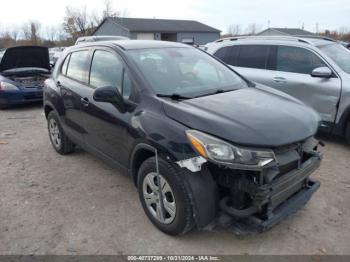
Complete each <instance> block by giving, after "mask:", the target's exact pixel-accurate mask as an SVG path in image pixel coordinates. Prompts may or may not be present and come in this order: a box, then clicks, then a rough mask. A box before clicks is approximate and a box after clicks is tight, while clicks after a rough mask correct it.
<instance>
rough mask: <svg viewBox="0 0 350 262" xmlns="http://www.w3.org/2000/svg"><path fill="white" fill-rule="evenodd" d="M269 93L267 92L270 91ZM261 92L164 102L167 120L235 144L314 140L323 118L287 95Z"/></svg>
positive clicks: (272, 144)
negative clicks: (310, 138)
mask: <svg viewBox="0 0 350 262" xmlns="http://www.w3.org/2000/svg"><path fill="white" fill-rule="evenodd" d="M267 90H268V89H267ZM267 90H265V89H264V88H263V89H260V88H244V89H239V90H236V91H232V92H227V93H222V94H217V95H212V96H205V97H200V98H195V99H189V100H184V101H171V100H166V101H165V102H164V110H165V113H166V115H167V116H168V117H170V118H172V119H174V120H176V121H178V122H180V123H182V124H184V125H186V126H188V127H189V128H192V129H196V130H199V131H203V132H206V133H208V134H211V135H214V136H216V137H220V138H222V139H225V140H227V141H230V142H232V143H235V144H240V145H246V146H256V147H277V146H282V145H287V144H291V143H295V142H299V141H302V140H304V139H306V138H308V137H310V136H313V135H314V134H315V133H316V132H317V129H318V126H319V121H320V117H319V116H318V114H317V113H316V112H315V111H314V110H313V109H311V108H310V107H307V106H305V105H304V104H302V103H301V102H300V101H299V100H296V99H294V98H289V96H288V95H284V94H283V95H279V94H278V93H270V92H268V91H267Z"/></svg>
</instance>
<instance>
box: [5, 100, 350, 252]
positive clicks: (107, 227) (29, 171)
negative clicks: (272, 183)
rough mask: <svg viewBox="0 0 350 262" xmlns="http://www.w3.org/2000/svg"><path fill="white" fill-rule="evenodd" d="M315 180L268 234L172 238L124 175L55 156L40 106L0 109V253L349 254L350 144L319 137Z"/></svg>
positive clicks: (96, 163)
mask: <svg viewBox="0 0 350 262" xmlns="http://www.w3.org/2000/svg"><path fill="white" fill-rule="evenodd" d="M322 139H323V140H325V142H326V144H327V150H326V155H325V159H324V161H323V164H322V167H321V168H320V170H318V171H317V172H316V173H315V174H314V177H316V178H317V179H319V180H320V181H321V183H322V185H321V188H320V189H319V190H318V192H316V194H315V195H314V197H313V198H312V199H311V201H310V202H309V203H308V204H307V205H306V207H305V208H303V209H302V210H300V211H299V212H298V213H297V214H295V215H294V216H292V217H290V218H289V219H288V220H286V221H284V222H283V223H281V224H279V225H278V226H276V227H275V228H273V229H272V230H270V231H269V232H266V233H263V234H260V235H254V236H246V237H244V238H243V239H239V238H236V237H235V236H234V235H232V234H230V233H228V232H224V231H223V232H221V231H219V232H198V231H194V232H190V233H189V234H187V235H185V236H181V237H170V236H167V235H164V234H163V233H161V232H160V231H158V230H157V229H156V228H155V227H154V226H153V225H152V224H151V223H150V222H149V221H148V219H147V217H146V215H145V214H144V212H143V210H142V208H141V205H140V203H139V200H138V196H137V191H136V189H135V187H134V185H133V183H132V181H131V179H129V178H128V177H126V176H123V175H120V174H117V172H116V171H115V170H112V169H111V168H109V167H108V166H106V165H105V164H104V163H103V162H101V161H100V160H98V159H96V158H94V157H93V156H91V155H89V154H88V153H86V152H83V151H81V150H79V151H77V152H76V153H74V154H72V155H69V156H60V155H58V154H56V153H55V152H54V150H53V148H52V147H51V145H50V143H49V138H48V136H47V131H46V120H45V118H44V116H43V114H42V109H41V107H40V105H36V106H29V107H22V108H19V109H10V110H5V111H0V161H1V162H0V254H213V255H214V254H350V244H349V243H350V233H349V232H350V219H349V216H350V161H349V159H350V147H349V146H345V145H343V144H344V143H343V142H342V141H336V140H334V139H331V140H330V139H326V138H322Z"/></svg>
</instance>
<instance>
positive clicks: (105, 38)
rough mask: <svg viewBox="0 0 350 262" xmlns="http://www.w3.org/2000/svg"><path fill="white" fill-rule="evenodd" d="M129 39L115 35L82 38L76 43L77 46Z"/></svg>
mask: <svg viewBox="0 0 350 262" xmlns="http://www.w3.org/2000/svg"><path fill="white" fill-rule="evenodd" d="M128 39H129V38H128V37H125V36H113V35H101V36H82V37H79V38H78V39H77V41H76V42H75V44H76V45H79V44H83V43H90V42H98V41H115V40H128Z"/></svg>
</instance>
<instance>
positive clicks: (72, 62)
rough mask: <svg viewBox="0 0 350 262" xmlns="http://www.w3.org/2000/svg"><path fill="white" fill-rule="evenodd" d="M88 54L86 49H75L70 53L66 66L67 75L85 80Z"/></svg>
mask: <svg viewBox="0 0 350 262" xmlns="http://www.w3.org/2000/svg"><path fill="white" fill-rule="evenodd" d="M88 54H89V52H88V51H77V52H73V53H72V54H71V56H70V59H69V65H68V68H67V76H68V77H70V78H73V79H75V80H78V81H81V82H85V77H84V75H85V65H86V59H87V57H88Z"/></svg>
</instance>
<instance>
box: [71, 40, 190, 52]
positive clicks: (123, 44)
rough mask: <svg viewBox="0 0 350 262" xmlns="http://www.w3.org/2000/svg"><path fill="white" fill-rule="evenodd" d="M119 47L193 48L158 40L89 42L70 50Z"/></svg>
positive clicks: (125, 48) (129, 48)
mask: <svg viewBox="0 0 350 262" xmlns="http://www.w3.org/2000/svg"><path fill="white" fill-rule="evenodd" d="M96 45H102V46H118V47H120V48H122V49H124V50H132V49H147V48H172V47H183V48H191V46H189V45H186V44H182V43H177V42H168V41H158V40H112V41H100V42H87V43H82V44H80V45H75V46H73V47H71V48H70V50H73V49H76V48H81V47H86V46H96Z"/></svg>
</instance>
